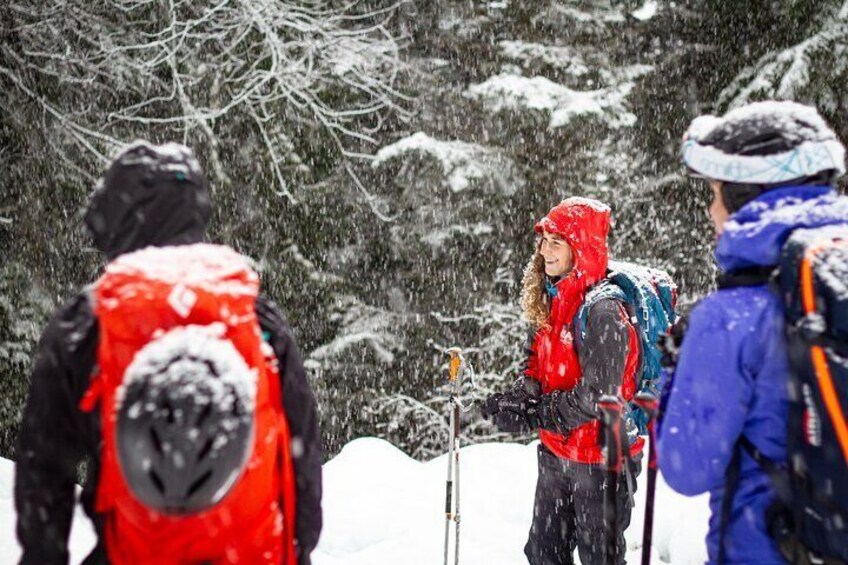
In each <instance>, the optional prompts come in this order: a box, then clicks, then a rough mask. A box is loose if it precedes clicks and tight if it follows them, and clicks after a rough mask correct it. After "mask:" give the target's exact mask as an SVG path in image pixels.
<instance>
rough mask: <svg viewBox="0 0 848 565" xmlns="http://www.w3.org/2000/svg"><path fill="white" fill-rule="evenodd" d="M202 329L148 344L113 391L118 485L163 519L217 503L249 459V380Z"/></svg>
mask: <svg viewBox="0 0 848 565" xmlns="http://www.w3.org/2000/svg"><path fill="white" fill-rule="evenodd" d="M210 328H214V326H186V327H179V328H175V329H173V330H171V331H170V332H168V333H167V334H165V335H163V336H161V337H159V338H158V339H156V340H154V341H151V342H150V343H149V344H148V345H146V346H145V347H144V348H142V349H141V350H140V351H139V352H138V353H137V354H136V356H135V358H134V359H133V362H132V364H131V365H130V366H129V367H128V368H127V372H126V374H125V376H124V382H123V384H122V385H121V387H120V389H119V391H118V396H117V403H118V405H117V406H116V411H117V416H118V420H117V432H116V434H117V437H116V441H117V452H118V462H119V464H120V468H121V472H122V473H123V476H124V480H125V481H126V483H127V486H128V487H129V489H130V491H131V492H132V493H133V494H134V495H135V496H136V498H138V499H139V500H140V501H141V502H143V503H144V504H145V505H147V506H149V507H150V508H153V509H155V510H157V511H159V512H162V513H166V514H190V513H195V512H200V511H203V510H205V509H207V508H209V507H211V506H213V505H215V504H216V503H218V502H220V501H221V499H223V498H224V496H226V494H227V493H228V492H229V490H230V488H231V487H232V486H233V484H234V483H235V482H236V479H238V477H239V475H240V474H241V471H242V469H243V468H244V466H245V463H246V460H247V458H248V456H249V455H250V452H251V447H252V443H253V433H254V430H253V427H254V423H253V406H254V400H255V387H256V385H255V376H254V374H253V373H252V372H251V370H250V369H249V368H248V366H247V364H246V363H245V362H244V359H243V358H242V356H241V355H240V354H239V353H238V351H237V350H236V349H235V347H234V346H233V345H232V343H230V342H229V341H227V340H226V339H221V338H219V337H216V336H215V335H213V333H212V331H211V330H210Z"/></svg>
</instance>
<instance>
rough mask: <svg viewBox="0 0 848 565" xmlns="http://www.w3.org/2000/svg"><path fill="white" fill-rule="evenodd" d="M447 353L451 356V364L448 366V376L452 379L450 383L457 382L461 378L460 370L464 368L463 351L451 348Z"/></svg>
mask: <svg viewBox="0 0 848 565" xmlns="http://www.w3.org/2000/svg"><path fill="white" fill-rule="evenodd" d="M445 353H447V354H448V355H450V364H449V365H448V376H449V378H450V382H456V379H457V378H459V370H460V369H461V368H462V363H463V358H462V349H460V348H459V347H451V348H450V349H447V350H445Z"/></svg>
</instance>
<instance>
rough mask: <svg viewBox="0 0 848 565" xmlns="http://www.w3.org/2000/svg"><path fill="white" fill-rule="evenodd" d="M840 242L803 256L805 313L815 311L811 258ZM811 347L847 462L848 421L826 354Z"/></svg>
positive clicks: (824, 394) (802, 282)
mask: <svg viewBox="0 0 848 565" xmlns="http://www.w3.org/2000/svg"><path fill="white" fill-rule="evenodd" d="M840 244H841V245H842V246H846V245H848V242H827V243H823V244H821V245H817V246H815V247H811V248H810V249H809V250H808V251H807V253H806V255H805V256H804V260H803V261H802V263H801V299H802V302H803V306H804V313H805V314H812V313H814V312H816V294H815V288H814V283H813V260H814V259H815V256H816V255H817V254H818V253H819V252H820V251H822V250H823V249H825V248H827V247H832V246H836V245H840ZM812 349H813V351H812V360H813V367H814V369H815V371H816V379H817V380H818V385H819V390H821V394H822V398H824V405H825V408H826V409H827V413H828V416H829V417H830V421H831V422H833V427H834V429H835V430H836V437H837V439H838V441H839V445H840V447H841V448H842V455H843V457H844V458H845V463H846V464H848V422H846V420H845V414H843V412H842V406H841V405H840V404H839V397H838V396H837V394H836V387H835V386H834V385H833V376H832V375H831V373H830V367H829V366H828V364H827V356H826V355H825V353H824V349H822V347H821V346H819V345H814V346H813V348H812Z"/></svg>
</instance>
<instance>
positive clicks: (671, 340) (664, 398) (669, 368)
mask: <svg viewBox="0 0 848 565" xmlns="http://www.w3.org/2000/svg"><path fill="white" fill-rule="evenodd" d="M688 327H689V318H688V317H686V316H681V317H680V318H678V319H677V322H675V323H674V325H673V326H671V329H669V331H668V333H666V334H665V335H663V336H661V337H660V342H659V344H658V345H659V349H660V351H661V352H662V358H661V359H660V365H661V366H662V376H661V382H662V383H663V385H662V389H661V390H660V403H659V408H658V410H657V415H656V420H657V429H659V428H660V427H661V426H662V420H663V415H664V414H665V408H666V406H668V398H669V395H670V394H671V389H672V387H673V386H674V371H675V369H676V368H677V361H678V360H679V359H680V348H681V347H682V346H683V339H684V338H685V337H686V330H687V328H688Z"/></svg>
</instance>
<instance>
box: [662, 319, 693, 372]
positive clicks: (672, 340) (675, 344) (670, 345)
mask: <svg viewBox="0 0 848 565" xmlns="http://www.w3.org/2000/svg"><path fill="white" fill-rule="evenodd" d="M688 326H689V319H688V318H687V317H685V316H681V317H680V318H678V319H677V321H676V322H675V323H674V325H673V326H671V329H669V330H668V332H667V333H666V334H664V335H662V336H660V340H659V343H658V345H659V349H660V351H661V352H662V359H661V360H660V364H661V365H662V367H663V369H671V371H672V372H674V368H675V367H676V366H677V359H678V358H679V357H680V346H682V345H683V338H684V337H685V336H686V329H687V327H688Z"/></svg>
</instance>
